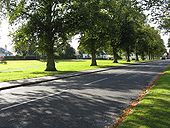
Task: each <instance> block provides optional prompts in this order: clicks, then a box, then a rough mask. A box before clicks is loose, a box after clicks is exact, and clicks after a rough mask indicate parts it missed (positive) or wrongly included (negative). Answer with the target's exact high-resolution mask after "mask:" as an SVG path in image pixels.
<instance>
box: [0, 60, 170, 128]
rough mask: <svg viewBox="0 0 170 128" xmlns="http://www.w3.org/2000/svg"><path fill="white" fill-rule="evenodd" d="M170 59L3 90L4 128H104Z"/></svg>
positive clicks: (0, 125) (0, 114)
mask: <svg viewBox="0 0 170 128" xmlns="http://www.w3.org/2000/svg"><path fill="white" fill-rule="evenodd" d="M169 64H170V60H165V61H156V62H149V63H144V64H136V65H130V66H127V67H122V68H120V69H110V70H107V71H103V72H97V73H93V74H88V75H82V76H77V77H72V78H66V79H60V80H54V81H50V82H44V83H40V84H34V85H30V86H25V87H18V88H14V89H8V90H3V91H0V128H104V127H105V126H109V125H112V124H114V122H115V119H116V118H117V117H118V116H119V115H120V114H121V112H122V110H123V109H125V108H126V107H127V106H128V105H129V103H130V101H131V100H133V99H135V98H136V97H137V96H138V94H139V92H140V91H141V90H142V89H143V88H144V87H145V86H146V85H148V84H149V83H150V82H151V81H152V80H153V78H154V77H155V76H156V75H158V74H159V73H160V72H162V71H163V70H164V69H165V67H166V66H167V65H169Z"/></svg>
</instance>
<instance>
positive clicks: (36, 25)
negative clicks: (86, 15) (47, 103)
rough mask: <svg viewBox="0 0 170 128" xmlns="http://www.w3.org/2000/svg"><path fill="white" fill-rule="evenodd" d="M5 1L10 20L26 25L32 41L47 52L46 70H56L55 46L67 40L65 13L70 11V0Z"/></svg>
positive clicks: (28, 36)
mask: <svg viewBox="0 0 170 128" xmlns="http://www.w3.org/2000/svg"><path fill="white" fill-rule="evenodd" d="M5 3H6V5H7V10H8V15H9V19H10V22H11V23H15V24H19V25H21V26H24V27H25V28H24V29H26V30H28V31H27V38H31V43H37V47H40V48H42V49H43V50H44V51H45V52H46V55H47V67H46V71H55V70H56V67H55V61H54V46H55V45H57V44H58V43H60V41H61V40H62V41H65V40H66V37H67V27H68V26H67V25H65V15H66V14H67V13H69V11H68V8H69V5H70V4H71V3H70V1H69V0H64V1H56V0H32V1H26V0H19V1H14V0H7V1H5ZM16 32H17V31H16Z"/></svg>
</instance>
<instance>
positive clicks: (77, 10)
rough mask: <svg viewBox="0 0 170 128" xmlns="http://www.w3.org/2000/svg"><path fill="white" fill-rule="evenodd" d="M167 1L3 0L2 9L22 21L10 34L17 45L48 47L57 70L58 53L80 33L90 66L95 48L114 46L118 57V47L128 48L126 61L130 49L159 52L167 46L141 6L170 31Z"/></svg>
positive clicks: (52, 66) (15, 21) (43, 49)
mask: <svg viewBox="0 0 170 128" xmlns="http://www.w3.org/2000/svg"><path fill="white" fill-rule="evenodd" d="M168 5H169V1H168V0H153V1H151V0H144V1H141V0H109V1H106V0H90V1H89V0H17V1H16V0H2V1H1V7H0V9H1V12H5V13H6V15H7V16H8V18H9V21H10V23H11V24H17V25H18V26H19V27H18V28H17V30H16V31H15V32H14V33H13V34H12V36H13V41H14V43H15V48H16V49H19V50H20V51H23V53H24V51H28V50H29V49H37V50H38V51H40V52H43V53H44V52H45V54H46V55H47V66H46V71H55V70H56V67H55V56H54V53H55V52H56V51H59V50H60V47H65V48H67V46H68V42H69V39H71V37H72V36H74V35H76V34H80V35H81V38H80V48H83V49H84V50H85V51H87V52H88V53H90V54H91V56H92V63H91V66H96V65H97V62H96V53H97V52H99V51H103V50H105V51H109V50H108V49H110V47H111V49H112V54H113V56H114V62H117V59H118V53H119V51H124V52H126V56H127V60H128V61H130V58H129V57H130V54H131V53H132V52H133V53H135V54H136V60H138V55H141V56H143V58H144V56H147V55H148V56H150V58H151V56H152V57H153V56H159V55H160V54H162V53H163V51H164V49H165V48H164V47H165V46H164V45H163V42H162V40H161V38H160V36H159V32H158V31H156V30H154V29H153V28H151V27H149V26H148V25H147V23H146V16H145V15H144V12H143V11H145V10H149V9H150V14H151V15H152V17H153V19H154V21H157V22H159V23H160V26H161V27H162V28H164V29H166V31H167V32H169V13H168V7H169V6H168ZM160 12H161V13H160ZM68 49H69V47H68ZM146 49H147V50H146ZM70 51H71V50H70ZM24 54H25V53H24Z"/></svg>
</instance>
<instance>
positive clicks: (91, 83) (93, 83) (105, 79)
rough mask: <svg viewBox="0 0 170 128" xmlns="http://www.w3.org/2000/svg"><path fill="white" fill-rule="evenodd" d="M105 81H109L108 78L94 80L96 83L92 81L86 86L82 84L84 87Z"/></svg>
mask: <svg viewBox="0 0 170 128" xmlns="http://www.w3.org/2000/svg"><path fill="white" fill-rule="evenodd" d="M107 79H109V78H103V79H100V80H96V81H93V82H90V83H87V84H84V85H91V84H94V83H98V82H101V81H104V80H107Z"/></svg>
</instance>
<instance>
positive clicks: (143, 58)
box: [141, 52, 145, 61]
mask: <svg viewBox="0 0 170 128" xmlns="http://www.w3.org/2000/svg"><path fill="white" fill-rule="evenodd" d="M141 59H142V60H143V61H144V60H145V55H144V52H142V54H141Z"/></svg>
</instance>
